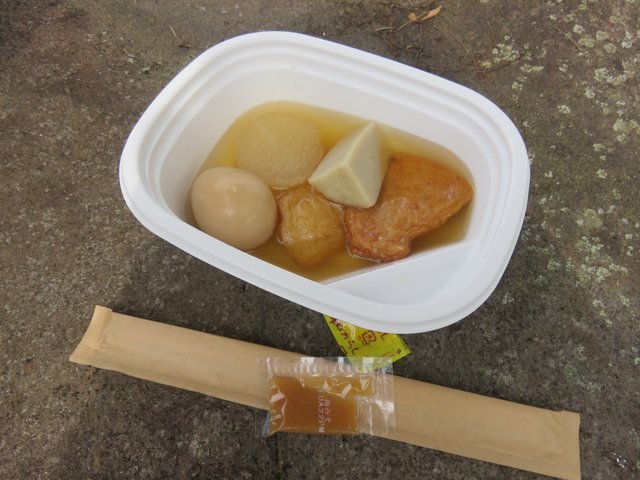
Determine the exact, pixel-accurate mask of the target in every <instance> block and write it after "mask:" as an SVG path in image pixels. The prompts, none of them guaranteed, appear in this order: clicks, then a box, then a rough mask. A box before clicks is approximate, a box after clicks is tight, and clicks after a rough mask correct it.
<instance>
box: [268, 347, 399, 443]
mask: <svg viewBox="0 0 640 480" xmlns="http://www.w3.org/2000/svg"><path fill="white" fill-rule="evenodd" d="M260 363H261V366H262V371H263V372H264V374H265V376H266V380H267V383H268V392H269V393H268V394H269V410H268V411H267V412H266V418H264V416H262V417H261V418H259V419H258V433H259V435H260V436H268V435H273V434H274V433H277V432H291V433H316V434H338V435H353V434H358V433H368V434H374V433H375V434H381V433H382V432H388V431H389V429H390V428H393V427H394V426H395V415H394V402H393V376H392V375H391V373H392V371H391V369H392V366H391V359H390V358H378V357H358V358H346V357H336V358H315V357H293V358H279V357H268V358H263V359H260Z"/></svg>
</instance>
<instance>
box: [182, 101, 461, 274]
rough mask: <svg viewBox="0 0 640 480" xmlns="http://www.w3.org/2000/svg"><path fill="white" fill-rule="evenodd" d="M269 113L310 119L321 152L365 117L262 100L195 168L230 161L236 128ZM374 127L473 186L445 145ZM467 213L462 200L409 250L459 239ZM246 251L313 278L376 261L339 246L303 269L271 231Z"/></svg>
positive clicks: (399, 147) (394, 144)
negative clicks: (457, 209)
mask: <svg viewBox="0 0 640 480" xmlns="http://www.w3.org/2000/svg"><path fill="white" fill-rule="evenodd" d="M270 112H285V113H291V114H297V115H301V116H304V117H306V118H308V119H310V120H312V121H313V122H314V123H315V124H316V126H317V127H318V129H319V130H320V135H321V138H322V143H323V145H324V148H325V152H327V151H329V149H331V147H333V145H335V144H336V143H337V142H338V141H339V140H340V139H341V138H342V137H344V136H345V135H347V134H348V133H349V132H350V131H351V130H353V129H355V128H356V127H358V126H360V125H362V124H363V123H365V122H366V120H363V119H362V118H358V117H355V116H351V115H347V114H344V113H339V112H335V111H332V110H327V109H323V108H319V107H313V106H310V105H302V104H298V103H293V102H284V101H283V102H273V103H267V104H263V105H260V106H258V107H255V108H253V109H251V110H249V111H248V112H246V113H245V114H243V115H242V116H240V117H239V118H238V119H237V120H236V121H235V122H234V123H233V124H232V125H231V126H230V127H229V129H228V130H227V131H226V132H225V133H224V134H223V136H222V137H221V138H220V140H219V141H218V143H217V144H216V145H215V146H214V148H213V149H212V151H211V153H210V154H209V156H208V158H207V160H206V161H205V162H204V164H203V166H202V168H201V169H200V171H201V172H202V171H204V170H206V169H208V168H211V167H217V166H235V146H236V143H237V138H238V135H239V133H240V132H241V131H242V130H243V128H244V127H245V126H246V125H247V123H248V122H249V121H251V120H252V119H254V118H256V117H258V116H260V115H262V114H265V113H270ZM380 128H381V129H382V131H383V132H384V135H385V137H386V139H387V141H388V142H389V145H390V146H391V151H392V152H406V153H410V154H414V155H419V156H422V157H429V158H432V159H434V160H436V161H437V162H438V163H441V164H442V165H445V166H447V167H449V168H451V169H452V170H454V171H455V172H456V173H458V174H459V175H461V176H462V177H464V178H465V179H466V180H467V181H468V182H469V183H470V184H471V185H473V179H472V178H471V175H470V173H469V171H468V170H467V168H466V167H465V165H464V164H463V163H462V162H461V161H460V160H459V159H458V158H457V157H456V156H455V155H453V154H452V153H451V152H449V151H448V150H446V149H444V148H443V147H441V146H439V145H437V144H434V143H432V142H428V141H426V140H424V139H422V138H419V137H416V136H414V135H409V134H407V133H405V132H402V131H399V130H396V129H393V128H390V127H387V126H385V125H380ZM282 191H284V190H274V191H273V192H274V195H276V196H277V195H278V194H279V193H281V192H282ZM187 203H188V202H187ZM187 212H188V220H189V221H190V223H193V224H194V225H195V222H194V221H193V215H192V214H191V207H190V205H188V206H187ZM470 212H471V208H470V206H469V205H467V206H465V207H464V208H463V209H462V210H460V212H458V213H457V214H456V215H454V216H453V217H451V219H449V221H448V222H447V223H445V224H444V225H443V226H441V227H440V228H438V229H437V230H434V231H433V232H431V233H430V234H428V235H426V236H424V237H421V238H417V239H416V240H414V242H413V244H412V255H415V253H417V252H423V251H425V250H428V249H432V248H435V247H438V246H442V245H446V244H449V243H453V242H456V241H459V240H461V239H462V238H463V237H464V232H465V230H466V227H467V224H468V223H469V217H470ZM249 253H251V254H252V255H254V256H256V257H258V258H260V259H262V260H265V261H267V262H270V263H272V264H274V265H276V266H278V267H281V268H284V269H286V270H289V271H291V272H293V273H296V274H299V275H302V276H304V277H306V278H309V279H311V280H317V281H321V280H327V279H329V278H334V277H338V276H342V275H345V274H349V273H351V272H354V271H356V270H360V269H363V268H367V267H371V266H373V265H376V263H375V262H371V261H369V260H363V259H360V258H355V257H352V256H351V255H349V253H348V252H347V250H346V246H345V250H344V251H341V252H338V253H337V254H336V255H334V256H333V257H331V258H329V259H328V260H326V261H325V262H323V263H322V264H320V265H318V266H315V267H312V268H303V267H300V266H299V265H297V264H296V263H295V262H294V261H293V259H292V258H291V257H290V256H289V254H288V253H287V251H286V249H285V248H284V247H283V246H282V245H281V244H280V242H278V239H277V238H276V235H275V234H274V235H273V236H272V238H271V239H270V240H269V241H267V243H265V244H264V245H262V246H261V247H259V248H258V249H256V250H254V251H252V252H249Z"/></svg>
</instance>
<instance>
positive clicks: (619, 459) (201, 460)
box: [0, 0, 640, 480]
mask: <svg viewBox="0 0 640 480" xmlns="http://www.w3.org/2000/svg"><path fill="white" fill-rule="evenodd" d="M437 4H438V2H429V1H427V2H424V3H420V2H405V1H400V0H396V1H395V2H391V1H364V0H342V1H338V0H336V1H328V0H319V1H314V2H311V1H301V2H294V1H285V0H273V1H270V2H266V1H265V2H258V1H245V2H240V1H234V2H230V1H226V0H224V1H206V0H201V1H199V0H198V1H194V2H169V1H162V0H160V1H158V0H137V1H136V0H127V1H125V0H120V1H98V0H71V1H61V0H47V1H44V0H42V1H31V2H24V1H19V0H5V1H3V2H2V4H1V5H0V62H1V63H0V65H1V66H0V107H1V108H0V132H1V139H2V140H1V142H0V168H1V170H0V171H1V177H0V178H1V182H0V192H1V196H0V202H1V203H0V205H1V207H2V208H1V209H0V221H1V225H2V228H1V231H0V245H1V249H0V260H1V261H0V267H1V269H2V270H1V276H0V279H1V280H0V282H1V285H2V287H1V288H0V303H1V304H2V310H1V313H0V315H1V319H2V323H1V327H0V365H1V366H0V369H1V376H0V392H1V395H0V477H2V478H6V479H22V478H51V479H58V478H64V479H108V478H187V477H188V478H192V477H193V478H282V479H298V478H309V479H315V478H322V479H338V478H354V479H355V478H394V477H397V478H406V479H413V478H415V479H418V478H429V479H469V478H483V479H484V478H501V479H516V478H517V479H533V478H539V477H538V476H537V475H534V474H529V473H525V472H521V471H516V470H512V469H509V468H506V467H500V466H496V465H491V464H487V463H482V462H478V461H474V460H470V459H465V458H461V457H457V456H453V455H448V454H444V453H441V452H437V451H430V450H426V449H421V448H418V447H413V446H409V445H404V444H399V443H393V442H391V441H386V440H381V439H376V438H368V437H361V438H339V437H336V438H325V437H307V436H295V435H291V436H287V435H280V436H276V437H274V438H270V439H268V440H259V439H254V438H253V422H254V415H253V414H254V412H253V411H252V410H251V409H249V408H245V407H242V406H238V405H234V404H230V403H225V402H223V401H219V400H217V399H213V398H207V397H205V396H203V395H198V394H194V393H190V392H185V391H180V390H177V389H173V388H168V387H164V386H160V385H155V384H151V383H148V382H144V381H141V380H137V379H135V378H129V377H126V376H124V375H121V374H117V373H112V372H107V371H100V370H96V369H93V368H86V367H80V366H78V365H75V364H71V363H69V362H68V360H67V359H68V356H69V354H70V352H71V351H72V350H73V348H74V347H75V345H76V344H77V342H78V341H79V340H80V338H81V336H82V334H83V332H84V330H85V328H86V326H87V324H88V320H89V318H90V316H91V312H92V310H93V306H94V305H95V304H103V305H106V306H109V307H111V308H113V309H114V310H117V311H120V312H124V313H130V314H134V315H137V316H140V317H144V318H149V319H155V320H159V321H165V322H169V323H174V324H177V325H181V326H186V327H189V328H193V329H198V330H203V331H208V332H215V333H218V334H223V335H227V336H230V337H234V338H239V339H244V340H248V341H253V342H257V343H261V344H266V345H272V346H276V347H279V348H284V349H289V350H296V351H301V352H305V353H307V354H311V355H335V354H337V353H338V349H337V346H336V344H335V343H334V341H333V339H332V337H331V336H330V333H329V331H328V329H327V328H326V326H325V324H324V322H323V320H322V319H321V317H320V315H319V314H318V313H315V312H312V311H309V310H306V309H305V308H302V307H300V306H297V305H294V304H292V303H290V302H288V301H285V300H282V299H280V298H277V297H275V296H273V295H271V294H268V293H265V292H263V291H261V290H258V289H257V288H254V287H252V286H251V285H247V284H245V283H244V282H242V281H240V280H237V279H235V278H233V277H231V276H229V275H227V274H225V273H223V272H221V271H218V270H217V269H215V268H213V267H210V266H208V265H205V264H203V263H202V262H200V261H198V260H196V259H194V258H192V257H190V256H189V255H187V254H185V253H183V252H181V251H180V250H178V249H176V248H174V247H173V246H171V245H169V244H167V243H166V242H164V241H162V240H160V239H158V238H157V237H155V236H154V235H152V234H151V233H149V232H148V231H146V230H145V229H144V228H143V227H142V226H141V225H140V224H139V223H138V222H137V221H136V220H135V219H134V218H133V216H132V215H131V214H130V213H129V211H128V210H127V208H126V206H125V204H124V202H123V199H122V196H121V193H120V190H119V185H118V162H119V155H120V152H121V149H122V146H123V143H124V142H125V140H126V138H127V135H128V133H129V132H130V130H131V128H132V127H133V125H134V124H135V122H136V120H137V118H138V117H139V116H140V115H141V113H142V112H143V111H144V109H145V107H146V106H147V105H148V104H149V102H150V101H151V100H152V99H153V98H154V96H155V95H156V94H157V93H158V92H159V91H160V90H161V89H162V88H163V86H164V85H165V84H166V83H167V82H168V81H169V80H170V79H171V78H172V77H173V76H174V75H175V74H176V73H177V72H178V71H180V69H181V68H182V67H184V66H185V65H186V64H187V63H189V62H190V61H191V60H192V59H193V58H194V57H195V56H197V55H198V54H199V53H200V52H202V51H203V50H204V49H206V48H208V47H210V46H212V45H214V44H216V43H218V42H220V41H223V40H225V39H227V38H230V37H233V36H235V35H238V34H241V33H245V32H253V31H258V30H267V29H271V30H273V29H282V30H290V31H296V32H302V33H307V34H310V35H314V36H318V37H323V38H326V39H330V40H334V41H337V42H340V43H343V44H347V45H351V46H354V47H357V48H360V49H363V50H366V51H369V52H374V53H376V54H379V55H382V56H384V57H388V58H392V59H395V60H398V61H400V62H403V63H406V64H409V65H414V66H417V67H418V68H421V69H423V70H426V71H431V72H434V73H436V74H438V75H441V76H443V77H445V78H448V79H451V80H453V81H456V82H458V83H461V84H463V85H466V86H468V87H470V88H472V89H474V90H477V91H479V92H481V93H482V94H484V95H486V96H487V97H488V98H490V99H491V100H493V101H494V102H495V103H497V104H498V105H499V106H500V107H501V108H503V109H504V110H505V111H506V112H507V114H508V115H509V116H510V117H511V118H512V119H513V121H514V122H515V124H516V125H517V126H518V128H519V129H520V131H521V132H522V135H523V137H524V139H525V141H526V143H527V146H528V149H529V155H530V159H531V173H532V181H531V190H530V196H529V206H528V209H527V215H526V219H525V223H524V227H523V230H522V234H521V237H520V241H519V243H518V245H517V247H516V250H515V253H514V255H513V258H512V260H511V263H510V264H509V266H508V268H507V271H506V273H505V275H504V277H503V279H502V281H501V282H500V284H499V285H498V287H497V289H496V291H495V292H494V294H493V295H492V296H491V297H490V298H489V300H488V301H487V302H486V303H485V304H484V305H483V306H482V307H481V308H480V309H478V310H477V311H476V312H475V313H473V314H472V315H470V316H469V317H468V318H466V319H465V320H463V321H461V322H459V323H458V324H456V325H454V326H451V327H448V328H445V329H443V330H440V331H435V332H431V333H425V334H416V335H406V336H405V337H404V338H405V339H406V341H407V343H408V344H409V346H410V347H411V349H412V350H413V354H412V355H411V356H409V357H407V358H405V359H403V360H401V361H399V362H398V363H397V364H396V365H395V370H396V373H398V374H400V375H404V376H408V377H411V378H416V379H420V380H424V381H428V382H432V383H436V384H440V385H446V386H449V387H453V388H457V389H461V390H466V391H471V392H476V393H480V394H485V395H490V396H493V397H497V398H503V399H508V400H512V401H515V402H521V403H525V404H530V405H535V406H539V407H543V408H549V409H558V410H560V409H566V410H571V411H576V412H580V413H581V415H582V427H581V434H580V442H581V458H582V466H583V474H584V478H586V479H607V480H609V479H618V478H620V479H622V478H639V477H640V403H639V398H640V395H639V392H640V325H639V323H638V321H639V318H638V311H639V310H640V305H639V299H638V292H639V291H640V289H639V282H638V274H639V273H640V272H639V266H640V243H639V241H638V239H639V237H640V215H639V209H638V194H637V192H638V174H639V165H640V163H639V162H638V151H640V123H639V119H638V112H639V111H640V110H639V107H640V87H639V85H640V83H639V78H638V77H639V75H640V58H639V52H640V24H639V23H638V22H639V20H638V19H639V18H640V1H638V0H610V1H606V2H605V1H595V0H547V1H533V0H523V1H520V2H500V1H497V0H474V1H469V0H466V1H463V0H443V1H442V5H443V6H444V8H443V9H442V11H441V12H440V15H438V16H437V17H436V18H434V19H432V20H429V21H428V22H426V23H424V24H423V26H422V27H419V26H418V25H408V26H406V27H405V28H403V29H402V30H400V31H399V32H390V31H388V30H387V31H386V32H387V33H384V32H385V30H382V31H380V30H377V29H379V28H380V27H397V26H399V25H401V24H402V23H403V22H404V21H405V18H406V16H407V14H409V13H410V12H415V13H418V14H419V13H422V12H423V11H425V10H428V9H430V8H432V7H434V6H436V5H437Z"/></svg>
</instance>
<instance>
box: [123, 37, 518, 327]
mask: <svg viewBox="0 0 640 480" xmlns="http://www.w3.org/2000/svg"><path fill="white" fill-rule="evenodd" d="M278 100H289V101H294V102H299V103H306V104H310V105H315V106H319V107H323V108H328V109H331V110H336V111H340V112H345V113H348V114H351V115H355V116H358V117H361V118H365V119H372V120H376V121H378V122H380V123H383V124H385V125H388V126H390V127H394V128H397V129H400V130H404V131H406V132H408V133H410V134H413V135H416V136H419V137H423V138H426V139H428V140H430V141H433V142H435V143H437V144H439V145H441V146H443V147H444V148H446V149H448V150H450V151H451V152H452V153H453V154H455V155H457V156H458V157H459V158H460V159H461V160H462V162H463V163H464V164H465V165H466V167H467V168H468V170H469V172H470V174H471V177H472V180H473V185H474V198H473V201H472V205H471V208H472V211H471V216H470V220H469V224H468V227H467V230H466V233H465V235H464V238H463V239H462V240H460V241H458V242H456V243H453V244H448V245H444V246H442V247H438V248H434V249H432V250H429V251H426V252H423V253H420V254H414V255H411V256H409V257H408V258H406V259H404V260H401V261H398V262H395V263H392V264H387V265H381V266H376V267H374V268H371V269H368V270H365V271H360V272H356V273H354V274H352V275H350V276H346V277H342V278H338V279H333V280H327V281H324V282H315V281H312V280H308V279H306V278H303V277H301V276H299V275H296V274H293V273H291V272H288V271H286V270H284V269H281V268H279V267H276V266H274V265H271V264H270V263H267V262H264V261H262V260H259V259H258V258H255V257H253V256H252V255H250V254H247V253H245V252H242V251H240V250H237V249H235V248H233V247H231V246H229V245H227V244H225V243H223V242H220V241H218V240H216V239H215V238H212V237H210V236H208V235H206V234H205V233H203V232H201V231H200V230H198V229H197V228H194V227H193V226H191V225H190V224H188V223H187V222H186V221H185V205H186V198H187V194H188V191H189V188H190V185H191V183H192V182H193V180H194V178H195V176H196V174H197V172H198V170H199V168H200V167H201V165H202V164H203V162H204V160H205V159H206V158H207V155H208V154H209V152H210V151H211V149H212V147H213V145H214V144H215V143H216V141H217V140H218V139H219V138H220V137H221V135H222V134H223V133H224V132H225V130H226V129H227V128H228V127H229V126H230V125H231V123H233V121H234V120H235V119H236V118H237V117H239V116H240V115H241V114H243V113H244V112H246V111H247V110H249V109H251V108H252V107H255V106H257V105H260V104H263V103H266V102H271V101H278ZM120 183H121V187H122V192H123V195H124V198H125V200H126V202H127V205H128V206H129V208H130V209H131V211H132V212H133V214H134V215H135V216H136V217H137V219H138V220H139V221H140V222H141V223H142V224H143V225H144V226H145V227H147V228H148V229H149V230H151V231H152V232H153V233H155V234H156V235H158V236H160V237H161V238H163V239H165V240H166V241H168V242H170V243H172V244H174V245H175V246H177V247H179V248H180V249H182V250H184V251H186V252H188V253H190V254H191V255H193V256H195V257H197V258H199V259H201V260H203V261H205V262H207V263H209V264H210V265H212V266H214V267H216V268H219V269H221V270H224V271H225V272H228V273H230V274H232V275H234V276H236V277H238V278H241V279H242V280H245V281H247V282H250V283H252V284H254V285H256V286H258V287H260V288H263V289H265V290H267V291H269V292H272V293H274V294H276V295H279V296H281V297H283V298H286V299H288V300H291V301H293V302H296V303H298V304H300V305H304V306H305V307H308V308H310V309H313V310H316V311H318V312H322V313H326V314H329V315H331V316H334V317H336V318H339V319H341V320H344V321H346V322H350V323H353V324H356V325H359V326H361V327H365V328H370V329H373V330H377V331H383V332H394V333H414V332H425V331H429V330H434V329H437V328H441V327H444V326H446V325H450V324H451V323H454V322H456V321H458V320H461V319H462V318H464V317H465V316H467V315H469V314H470V313H471V312H473V311H474V310H475V309H476V308H478V307H479V306H480V305H481V304H482V303H483V302H484V301H485V300H486V299H487V297H488V296H489V295H490V294H491V292H492V291H493V290H494V288H495V287H496V285H497V283H498V281H499V280H500V277H501V276H502V274H503V272H504V270H505V268H506V266H507V263H508V262H509V258H510V257H511V254H512V252H513V249H514V246H515V244H516V240H517V238H518V235H519V232H520V229H521V227H522V222H523V218H524V212H525V207H526V203H527V195H528V188H529V162H528V157H527V152H526V148H525V146H524V143H523V141H522V138H521V137H520V134H519V133H518V131H517V129H516V128H515V126H514V125H513V123H512V122H511V121H510V120H509V118H507V116H506V115H505V114H504V113H503V112H502V111H501V110H500V109H499V108H498V107H496V106H495V105H494V104H493V103H491V102H490V101H489V100H487V99H486V98H484V97H482V96H481V95H479V94H478V93H475V92H473V91H471V90H469V89H467V88H465V87H462V86H460V85H457V84H455V83H452V82H450V81H447V80H444V79H442V78H439V77H436V76H434V75H431V74H429V73H425V72H422V71H420V70H417V69H415V68H412V67H408V66H406V65H402V64H399V63H397V62H393V61H390V60H387V59H384V58H381V57H378V56H375V55H372V54H368V53H365V52H362V51H359V50H356V49H353V48H349V47H345V46H343V45H338V44H335V43H332V42H328V41H325V40H320V39H317V38H313V37H309V36H305V35H300V34H294V33H286V32H263V33H254V34H248V35H243V36H240V37H236V38H233V39H231V40H227V41H225V42H222V43H220V44H218V45H216V46H214V47H212V48H211V49H209V50H207V51H206V52H204V53H203V54H202V55H200V56H199V57H198V58H196V59H195V60H194V61H193V62H192V63H191V64H189V65H188V66H187V67H186V68H185V69H184V70H183V71H182V72H180V73H179V74H178V75H177V76H176V77H175V78H174V79H173V80H172V81H171V82H170V83H169V84H168V85H167V86H166V88H165V89H164V90H163V91H162V92H160V94H159V95H158V96H157V98H156V99H155V100H154V101H153V102H152V103H151V105H150V106H149V108H148V109H147V110H146V112H145V113H144V114H143V115H142V117H141V118H140V120H139V121H138V123H137V124H136V125H135V127H134V129H133V131H132V132H131V135H130V136H129V139H128V140H127V143H126V145H125V147H124V150H123V153H122V158H121V162H120Z"/></svg>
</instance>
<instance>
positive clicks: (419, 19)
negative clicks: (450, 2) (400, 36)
mask: <svg viewBox="0 0 640 480" xmlns="http://www.w3.org/2000/svg"><path fill="white" fill-rule="evenodd" d="M440 10H442V5H440V6H439V7H436V8H432V9H431V10H427V11H426V12H424V13H422V14H420V15H416V14H415V13H413V12H411V13H410V14H409V20H408V21H406V22H405V23H403V24H402V25H400V26H399V27H398V28H397V29H396V31H397V32H399V31H400V30H402V29H403V28H404V27H406V26H407V25H411V24H412V23H418V24H420V25H422V24H423V23H424V22H426V21H427V20H430V19H432V18H433V17H435V16H436V15H438V14H439V13H440Z"/></svg>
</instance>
